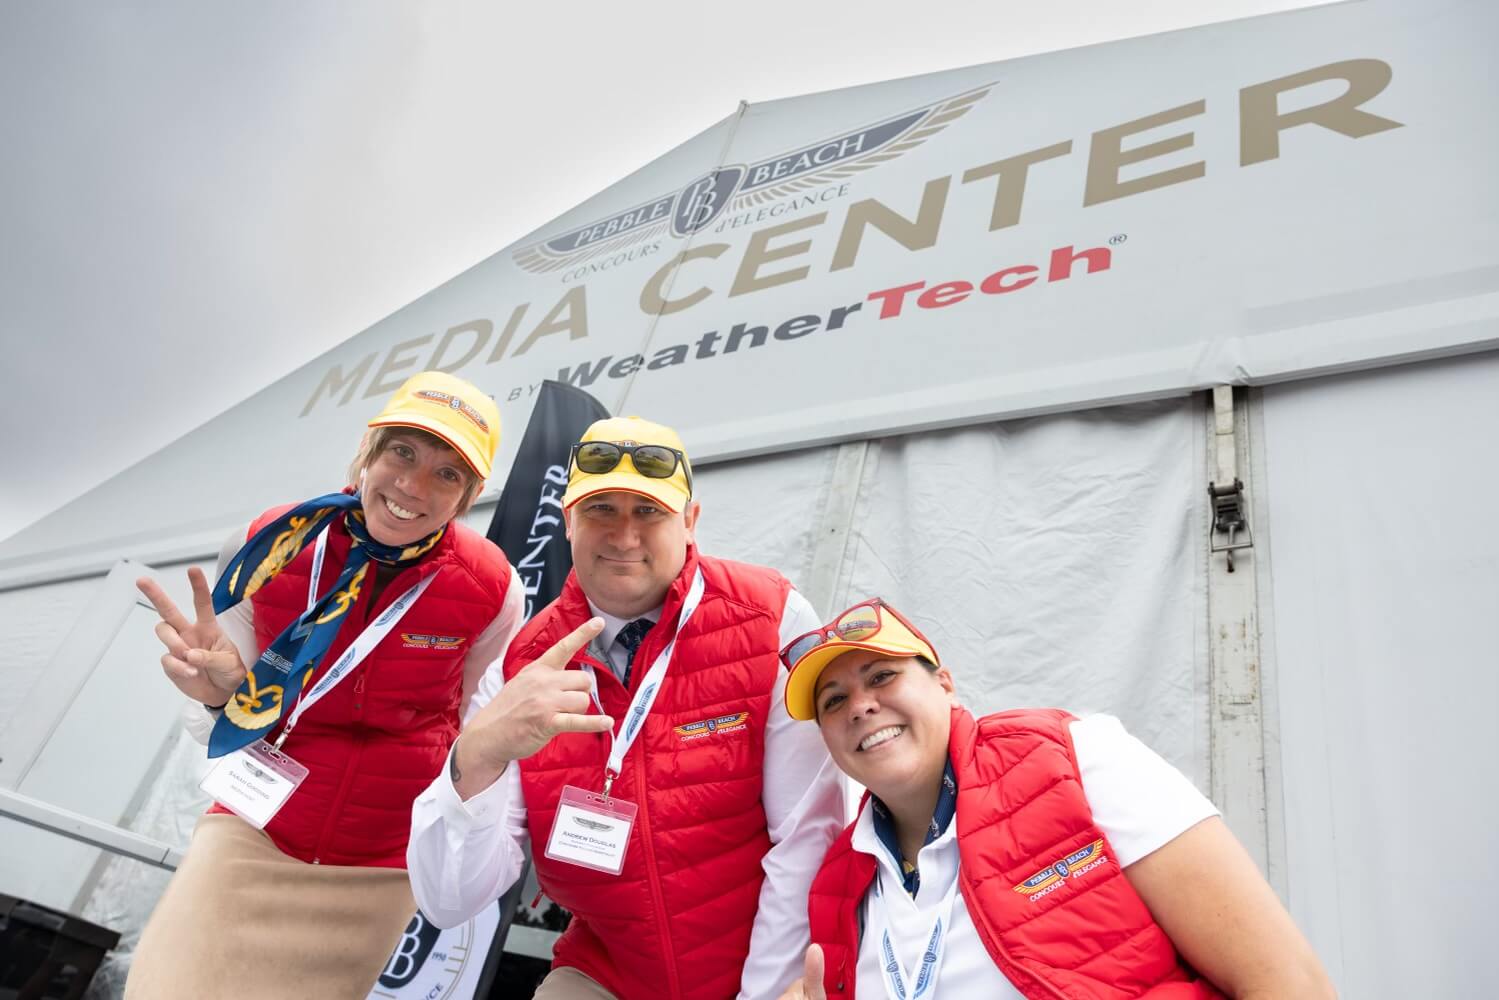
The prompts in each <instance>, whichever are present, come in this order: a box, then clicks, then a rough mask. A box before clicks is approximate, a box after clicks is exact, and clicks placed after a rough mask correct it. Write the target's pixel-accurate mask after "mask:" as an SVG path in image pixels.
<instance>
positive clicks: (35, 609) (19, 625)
mask: <svg viewBox="0 0 1499 1000" xmlns="http://www.w3.org/2000/svg"><path fill="white" fill-rule="evenodd" d="M102 579H103V577H93V578H89V579H84V580H68V581H66V582H63V583H50V584H43V585H41V586H35V587H27V588H25V589H21V590H10V591H4V592H0V631H3V634H4V635H5V636H6V637H7V644H6V651H5V654H4V656H3V657H0V674H3V676H4V678H5V683H4V684H0V733H4V732H6V730H7V729H8V728H9V727H10V724H11V720H12V718H13V717H14V716H15V714H16V712H17V710H18V709H20V707H21V706H22V705H23V704H25V703H26V702H27V700H28V697H29V695H30V693H31V690H32V688H33V687H34V686H35V685H36V684H37V683H39V682H40V681H41V678H42V674H43V672H44V671H45V669H46V667H47V663H48V661H49V660H51V659H52V655H53V654H54V653H55V652H57V646H58V643H60V642H61V641H62V638H63V636H65V635H67V633H68V631H69V629H71V628H72V625H73V623H74V622H75V621H76V620H77V619H78V615H79V613H80V612H81V611H82V610H83V608H84V606H85V605H86V604H87V603H88V600H89V598H90V597H91V596H92V595H93V594H94V593H95V592H96V591H97V590H98V587H99V581H100V580H102ZM3 745H4V739H3V737H0V747H3ZM0 753H3V750H0Z"/></svg>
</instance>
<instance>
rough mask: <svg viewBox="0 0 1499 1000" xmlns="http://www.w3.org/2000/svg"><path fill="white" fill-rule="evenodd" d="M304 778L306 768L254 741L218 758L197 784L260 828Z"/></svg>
mask: <svg viewBox="0 0 1499 1000" xmlns="http://www.w3.org/2000/svg"><path fill="white" fill-rule="evenodd" d="M306 777H307V768H305V767H303V766H302V765H301V764H298V763H297V762H296V761H295V760H292V759H291V758H290V757H288V756H287V755H286V754H284V753H282V752H281V751H280V750H277V749H276V748H275V747H273V746H271V745H270V744H269V743H267V742H266V741H265V740H256V741H255V742H254V743H251V744H250V745H249V746H244V747H240V748H239V749H238V750H236V751H234V752H233V753H231V754H226V755H225V756H223V757H220V758H219V762H218V763H217V764H216V765H214V768H213V770H211V771H209V772H208V776H207V777H206V778H204V779H203V780H202V781H201V782H199V783H198V787H199V788H201V789H203V791H205V792H207V793H208V794H209V795H211V796H213V798H214V800H215V801H216V802H218V803H219V804H220V805H222V806H224V807H225V808H227V809H228V810H229V811H230V812H232V813H234V815H236V816H238V817H239V818H240V819H242V820H244V821H245V822H246V823H249V824H250V825H251V826H253V827H255V829H257V830H263V829H265V825H266V824H267V823H269V822H270V821H271V817H273V816H275V815H276V813H277V812H278V811H280V809H281V807H282V806H283V805H285V804H286V800H287V799H289V798H291V793H292V792H295V791H296V790H297V786H298V785H300V784H301V783H302V781H303V779H304V778H306Z"/></svg>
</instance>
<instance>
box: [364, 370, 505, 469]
mask: <svg viewBox="0 0 1499 1000" xmlns="http://www.w3.org/2000/svg"><path fill="white" fill-rule="evenodd" d="M369 425H370V426H371V427H415V428H416V429H417V430H421V431H426V432H427V433H428V434H433V435H435V436H437V437H439V438H441V439H442V440H443V441H445V442H446V443H447V445H448V447H450V448H452V449H453V450H454V451H456V452H457V453H458V454H459V455H461V456H462V457H463V460H464V461H465V462H467V463H468V465H469V468H471V469H473V470H474V472H475V473H477V474H478V476H479V478H480V479H488V478H489V473H490V471H491V469H492V468H493V465H494V453H495V449H497V448H498V447H499V446H500V408H499V407H498V406H496V405H495V401H494V400H493V399H491V398H490V397H489V395H488V394H487V393H485V392H483V391H482V390H480V388H479V387H478V386H476V385H474V384H473V383H472V382H469V381H467V380H465V379H461V378H459V377H458V376H457V375H450V374H449V373H447V372H436V371H433V372H422V373H420V374H418V375H413V376H411V377H410V378H409V379H407V380H406V381H405V382H403V383H402V384H401V387H400V388H399V389H397V390H396V392H395V395H394V396H391V397H390V400H389V401H388V402H387V403H386V404H385V409H383V410H381V411H380V412H379V413H378V414H376V415H375V418H374V419H373V420H371V421H370V423H369Z"/></svg>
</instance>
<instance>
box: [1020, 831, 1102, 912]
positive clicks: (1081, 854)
mask: <svg viewBox="0 0 1499 1000" xmlns="http://www.w3.org/2000/svg"><path fill="white" fill-rule="evenodd" d="M1107 860H1109V859H1108V858H1107V857H1106V856H1105V855H1104V853H1103V839H1102V838H1099V839H1098V840H1095V841H1093V843H1091V844H1089V845H1088V846H1087V847H1084V848H1083V849H1081V850H1078V851H1073V852H1072V853H1071V854H1069V855H1067V856H1066V857H1065V858H1062V859H1061V860H1060V861H1057V862H1055V863H1054V864H1050V865H1047V866H1046V867H1045V868H1043V869H1041V870H1040V871H1038V872H1037V873H1036V874H1034V875H1032V876H1031V877H1030V878H1028V879H1026V880H1025V881H1024V882H1021V883H1020V884H1019V885H1017V886H1015V891H1016V892H1018V893H1020V894H1021V895H1022V896H1029V897H1030V898H1031V901H1032V902H1035V901H1036V900H1038V899H1040V898H1041V897H1042V896H1045V895H1047V894H1048V893H1051V892H1053V891H1054V890H1056V889H1059V888H1061V887H1062V885H1064V884H1065V883H1066V882H1067V880H1068V879H1074V878H1078V877H1080V876H1082V875H1086V874H1087V873H1088V872H1090V871H1092V870H1093V869H1095V868H1097V867H1098V866H1099V865H1101V864H1103V863H1104V862H1105V861H1107Z"/></svg>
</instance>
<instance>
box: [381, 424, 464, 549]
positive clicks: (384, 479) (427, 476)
mask: <svg viewBox="0 0 1499 1000" xmlns="http://www.w3.org/2000/svg"><path fill="white" fill-rule="evenodd" d="M475 478H476V477H475V475H474V473H473V470H471V469H470V468H469V467H468V465H467V464H465V463H464V461H463V459H462V458H460V457H459V456H458V453H457V452H456V451H454V450H453V449H452V448H449V447H448V446H447V445H445V444H443V443H442V442H441V441H439V440H438V439H437V438H435V437H433V436H431V435H430V434H426V433H423V432H422V431H417V430H409V429H406V428H397V429H395V430H394V432H393V433H392V434H391V435H390V437H389V439H388V440H387V441H386V442H385V444H384V447H383V448H381V449H380V452H379V453H378V454H377V455H375V457H374V458H373V459H372V460H371V461H370V463H369V464H368V465H366V466H365V468H364V483H363V486H362V488H361V492H360V496H361V498H362V499H363V506H364V520H365V525H366V526H367V527H368V528H369V531H370V534H371V535H372V536H374V538H375V540H376V541H377V542H380V543H381V544H383V545H410V544H411V543H412V542H415V541H418V540H420V539H422V538H425V537H427V536H428V535H430V534H432V532H434V531H436V530H437V529H438V528H440V527H442V526H443V525H444V524H447V523H448V521H450V520H452V519H453V517H454V516H455V515H457V513H458V511H459V508H460V507H461V506H462V504H463V503H464V500H465V497H466V496H467V495H468V493H469V487H470V484H471V482H473V480H474V479H475Z"/></svg>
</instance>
